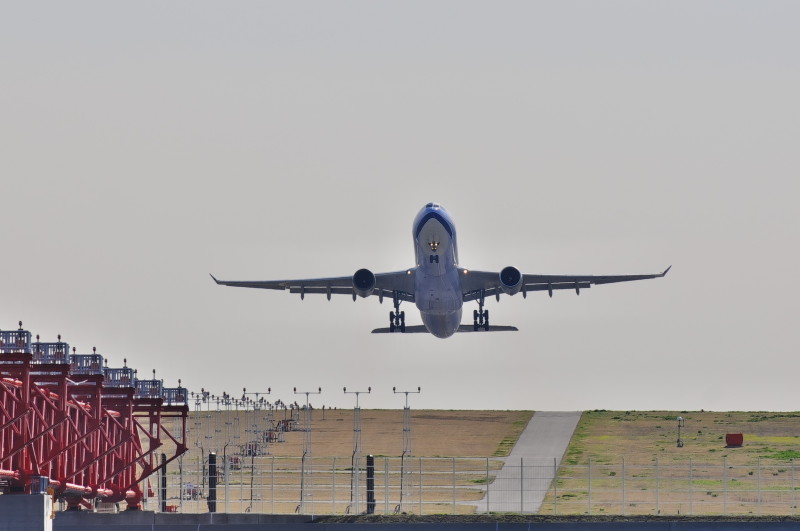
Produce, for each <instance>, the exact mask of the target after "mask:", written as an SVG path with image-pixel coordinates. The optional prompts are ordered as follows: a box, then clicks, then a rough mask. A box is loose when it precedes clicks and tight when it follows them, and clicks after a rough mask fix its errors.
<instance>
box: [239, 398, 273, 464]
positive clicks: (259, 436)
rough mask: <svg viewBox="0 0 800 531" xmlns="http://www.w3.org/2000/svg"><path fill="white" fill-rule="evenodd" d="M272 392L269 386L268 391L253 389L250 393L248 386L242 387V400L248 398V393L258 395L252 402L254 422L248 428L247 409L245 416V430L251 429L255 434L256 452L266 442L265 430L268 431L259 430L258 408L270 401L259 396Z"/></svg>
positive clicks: (254, 444) (254, 446)
mask: <svg viewBox="0 0 800 531" xmlns="http://www.w3.org/2000/svg"><path fill="white" fill-rule="evenodd" d="M270 394H272V387H267V390H266V391H251V392H249V393H248V392H247V387H242V400H244V399H245V398H247V395H255V397H256V398H255V400H252V399H251V400H252V403H253V423H252V424H251V425H250V429H248V428H247V426H246V424H247V412H246V410H245V417H244V421H245V431H246V432H247V431H250V432H251V433H252V434H253V448H252V449H253V451H254V452H255V451H260V450H261V443H262V442H264V431H266V430H264V431H259V429H258V418H257V415H258V413H257V411H258V408H263V407H264V406H265V405H266V404H268V403H269V402H267V401H266V399H265V398H264V397H263V396H262V397H261V398H259V396H261V395H270ZM264 446H265V447H266V443H265V444H264Z"/></svg>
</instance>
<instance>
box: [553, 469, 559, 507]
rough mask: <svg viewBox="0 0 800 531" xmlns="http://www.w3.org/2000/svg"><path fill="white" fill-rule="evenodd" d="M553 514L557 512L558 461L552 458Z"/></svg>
mask: <svg viewBox="0 0 800 531" xmlns="http://www.w3.org/2000/svg"><path fill="white" fill-rule="evenodd" d="M553 514H554V515H555V514H558V462H557V459H556V458H555V457H554V458H553Z"/></svg>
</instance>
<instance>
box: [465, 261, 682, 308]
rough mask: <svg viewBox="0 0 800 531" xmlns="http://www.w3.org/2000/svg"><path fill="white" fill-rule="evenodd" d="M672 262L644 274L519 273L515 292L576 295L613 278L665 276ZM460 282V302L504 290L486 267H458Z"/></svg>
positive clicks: (634, 278) (630, 278) (496, 274)
mask: <svg viewBox="0 0 800 531" xmlns="http://www.w3.org/2000/svg"><path fill="white" fill-rule="evenodd" d="M670 268H672V266H669V267H668V268H667V269H665V270H664V271H663V272H662V273H654V274H646V275H527V274H523V275H522V283H521V286H520V289H519V292H520V293H522V296H523V297H524V296H525V295H526V294H527V293H528V292H529V291H547V292H548V293H549V294H550V296H551V297H552V296H553V291H555V290H560V289H574V290H575V292H576V293H577V294H579V295H580V290H582V289H588V288H590V287H592V285H594V284H613V283H616V282H630V281H633V280H646V279H650V278H660V277H663V276H665V275H666V274H667V273H668V272H669V270H670ZM460 273H461V286H462V289H463V291H464V302H467V301H474V300H478V299H480V298H481V296H483V297H490V296H492V295H494V296H495V297H496V298H497V299H498V300H500V295H501V294H503V293H504V291H503V289H502V287H501V286H500V273H496V272H489V271H471V270H466V269H460Z"/></svg>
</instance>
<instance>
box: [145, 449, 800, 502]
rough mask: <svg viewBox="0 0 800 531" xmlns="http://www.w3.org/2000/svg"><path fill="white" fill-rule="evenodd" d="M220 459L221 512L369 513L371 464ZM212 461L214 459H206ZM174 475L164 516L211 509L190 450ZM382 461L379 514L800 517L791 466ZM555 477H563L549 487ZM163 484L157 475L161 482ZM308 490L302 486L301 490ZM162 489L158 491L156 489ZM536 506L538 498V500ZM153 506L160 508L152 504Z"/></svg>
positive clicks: (799, 486) (202, 473) (200, 465)
mask: <svg viewBox="0 0 800 531" xmlns="http://www.w3.org/2000/svg"><path fill="white" fill-rule="evenodd" d="M226 451H227V452H228V453H227V454H225V453H222V454H218V457H217V468H218V474H217V477H218V483H217V486H216V494H215V496H216V510H217V511H218V512H229V513H240V512H257V513H265V514H290V513H295V512H301V508H302V512H304V513H305V514H356V513H363V512H365V511H366V509H367V503H366V500H367V492H366V484H367V480H366V470H365V462H366V459H365V458H364V457H362V458H361V459H355V458H351V457H314V458H306V459H302V458H300V457H275V456H270V455H260V456H259V455H251V456H241V455H231V453H233V452H234V451H235V450H234V447H233V446H229V447H228V448H227V449H226ZM206 457H207V456H206ZM180 461H181V462H180V464H179V465H176V466H173V467H171V468H170V470H169V473H168V475H167V500H166V506H167V510H170V511H176V512H186V513H199V512H208V503H207V502H208V499H209V496H210V495H211V492H210V487H209V485H210V483H209V478H208V474H207V472H208V467H207V461H206V459H204V458H203V457H201V455H200V451H199V449H193V451H190V452H189V453H188V454H187V455H186V456H185V457H184V458H182V459H181V460H180ZM503 465H504V460H502V459H498V458H462V457H436V458H419V457H412V458H407V459H401V458H400V457H376V458H375V468H374V484H375V490H374V499H375V501H376V504H375V509H374V511H375V513H378V514H395V513H410V514H445V513H446V514H463V513H483V512H516V513H518V512H524V513H540V514H612V515H628V514H630V515H634V514H650V515H657V514H661V515H677V514H685V515H707V514H708V515H735V514H755V515H759V514H762V515H784V516H790V515H797V514H798V512H797V504H798V498H800V470H798V467H797V463H796V462H795V461H794V460H788V461H778V460H774V459H769V460H767V459H761V460H756V461H753V463H751V464H749V465H746V466H744V465H740V464H739V465H735V466H734V465H730V464H729V463H728V462H727V460H725V459H721V460H719V461H716V462H707V461H704V462H702V463H701V462H697V461H692V460H685V461H684V460H681V461H672V460H671V461H669V462H662V461H659V460H657V459H654V460H653V461H652V462H649V463H627V462H625V461H624V460H620V461H619V462H615V463H607V462H606V463H594V462H590V463H587V464H583V465H569V466H564V467H562V468H557V467H556V460H555V459H549V460H547V459H545V460H520V461H518V462H516V461H515V462H512V461H510V460H509V462H508V463H507V464H506V465H505V467H503ZM554 472H556V473H557V480H556V481H551V478H552V477H553V474H554ZM155 479H156V478H151V480H155ZM301 484H302V487H301ZM157 492H158V491H157ZM536 500H538V501H536ZM151 503H152V505H151V506H150V507H151V508H153V507H155V508H158V507H160V504H159V503H158V501H157V500H151Z"/></svg>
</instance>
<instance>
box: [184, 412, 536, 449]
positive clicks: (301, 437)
mask: <svg viewBox="0 0 800 531" xmlns="http://www.w3.org/2000/svg"><path fill="white" fill-rule="evenodd" d="M303 415H304V412H303V411H300V412H299V415H297V416H296V417H295V418H296V420H295V421H294V422H291V426H292V431H289V432H286V433H284V434H283V437H282V438H283V440H284V442H273V443H269V445H268V452H269V454H270V455H274V456H276V457H298V456H301V455H303V445H304V443H305V440H306V437H305V436H306V432H304V431H302V428H303V427H304V425H305V419H304V417H303ZM410 415H411V423H410V426H411V432H410V433H411V454H412V455H414V456H418V457H442V456H446V457H450V456H455V457H487V456H488V457H491V456H496V455H507V453H508V451H510V449H511V447H512V446H513V442H514V441H516V439H517V438H518V437H519V434H520V433H522V430H523V429H524V428H525V426H526V425H527V423H528V421H529V420H530V418H531V416H532V415H533V412H531V411H462V410H449V411H444V410H412V411H411V412H410ZM268 416H269V412H268V411H256V412H253V411H250V412H244V411H230V412H225V411H222V412H219V413H217V412H214V411H211V412H207V411H202V412H199V413H198V412H196V411H192V412H191V413H190V418H189V421H188V422H187V426H188V428H189V433H188V434H187V440H188V445H189V448H190V449H191V450H192V451H196V449H197V446H198V443H199V444H202V446H203V447H204V449H209V448H216V449H221V448H222V447H223V446H224V445H225V443H226V442H230V443H232V444H233V445H234V446H237V445H241V444H244V443H245V442H246V441H248V440H252V439H253V437H254V436H253V434H254V433H255V431H254V430H261V431H263V430H265V429H268V428H269V427H270V426H272V425H274V424H275V423H276V422H278V421H280V420H284V419H287V420H288V419H291V418H292V417H291V415H290V414H289V413H288V412H284V411H283V410H279V411H277V412H275V413H273V415H272V416H273V418H272V421H271V422H270V420H269V418H265V417H268ZM403 426H404V421H403V410H388V409H363V410H361V453H362V454H364V455H367V454H373V455H375V456H399V455H401V454H402V453H403V449H404V448H403V444H404V439H403ZM355 433H356V432H355V431H354V423H353V410H352V409H328V410H325V411H323V410H321V409H317V410H313V412H312V418H311V432H310V446H311V455H314V456H316V457H344V456H349V455H351V454H352V452H353V447H354V439H355Z"/></svg>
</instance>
